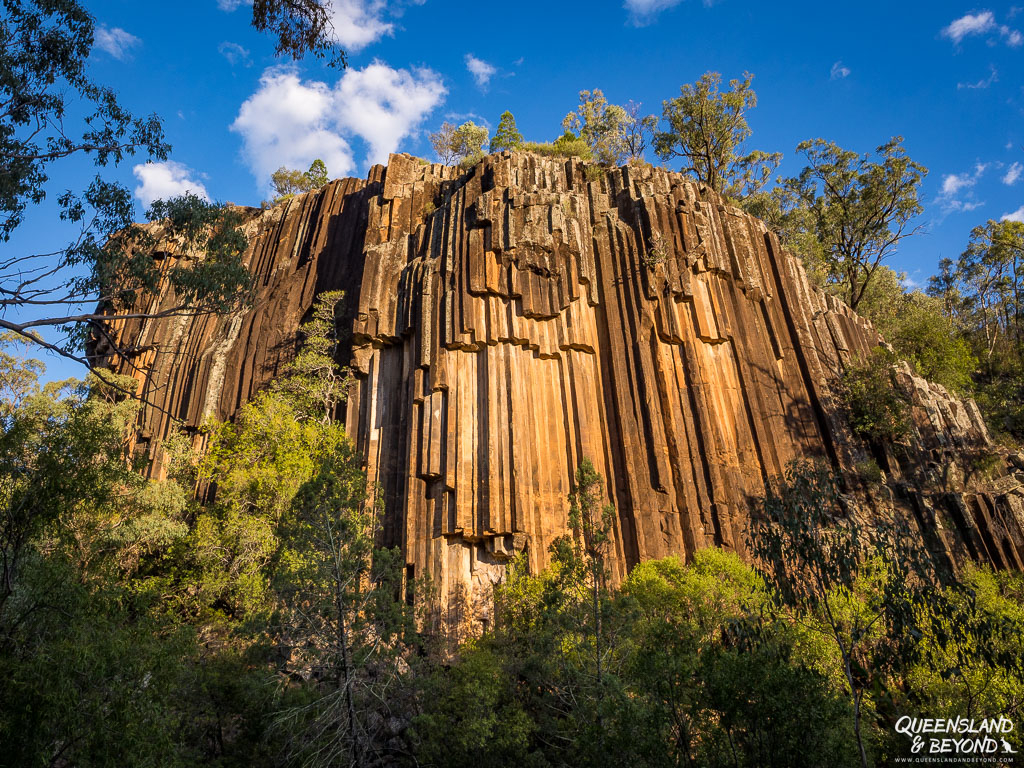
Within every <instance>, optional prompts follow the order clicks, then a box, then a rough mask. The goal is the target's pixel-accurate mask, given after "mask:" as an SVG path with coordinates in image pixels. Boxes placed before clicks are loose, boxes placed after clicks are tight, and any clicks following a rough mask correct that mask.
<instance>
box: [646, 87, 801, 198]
mask: <svg viewBox="0 0 1024 768" xmlns="http://www.w3.org/2000/svg"><path fill="white" fill-rule="evenodd" d="M753 79H754V76H753V75H751V74H750V73H749V72H748V73H745V74H744V76H743V80H730V81H729V87H730V89H731V90H729V91H726V92H724V93H723V92H720V91H719V87H720V86H721V83H722V76H721V75H720V74H719V73H718V72H706V73H704V74H703V75H702V76H701V78H700V80H698V81H697V82H696V83H693V84H689V83H688V84H686V85H684V86H682V87H681V88H680V95H679V96H677V97H675V98H674V99H670V100H668V101H664V102H662V118H663V119H664V120H665V122H666V123H668V128H667V130H664V131H658V132H657V133H655V135H654V151H655V152H656V153H657V155H658V157H660V158H661V159H662V160H672V159H674V158H682V160H683V161H684V164H683V167H682V171H683V172H684V173H688V174H690V175H692V176H693V177H694V178H695V179H696V180H697V181H698V182H700V183H701V184H707V185H708V186H709V187H711V188H712V189H713V190H715V191H716V192H719V193H721V194H723V195H726V196H727V197H732V198H739V197H745V196H747V195H751V194H754V193H756V192H757V191H758V190H760V189H761V188H762V187H764V185H765V184H767V183H768V180H769V179H770V177H771V175H772V173H773V172H774V171H775V169H776V168H777V167H778V165H779V162H781V160H782V154H781V153H778V152H776V153H768V152H761V151H759V150H755V151H753V152H749V153H747V154H745V155H741V154H740V153H741V151H742V147H743V144H744V142H746V140H747V139H749V138H750V134H751V133H752V132H751V130H750V126H749V125H747V118H746V113H747V112H748V111H750V110H751V109H753V108H754V107H756V106H757V94H756V93H754V90H753V89H752V88H751V87H750V83H751V81H752V80H753Z"/></svg>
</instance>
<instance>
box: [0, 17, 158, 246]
mask: <svg viewBox="0 0 1024 768" xmlns="http://www.w3.org/2000/svg"><path fill="white" fill-rule="evenodd" d="M94 30H95V20H94V19H93V18H92V16H91V15H90V14H89V13H88V11H86V10H85V8H83V7H82V6H80V5H79V4H78V3H77V2H74V1H73V0H55V1H47V0H8V1H7V2H5V3H4V15H3V17H2V18H0V38H2V39H3V41H4V46H3V51H2V53H0V71H3V72H4V73H5V77H4V78H3V80H2V82H0V103H2V104H3V111H2V113H0V156H2V157H3V158H4V163H3V165H2V166H0V242H6V241H7V240H8V239H9V238H10V236H11V233H12V232H13V231H14V230H15V229H16V228H17V227H18V225H19V224H20V223H21V221H22V218H23V216H24V212H25V209H26V206H28V205H29V204H34V203H39V202H41V201H42V200H43V199H44V198H45V197H46V189H45V186H44V185H45V184H46V182H47V181H48V179H49V168H50V166H51V165H52V164H53V163H55V162H56V161H58V160H60V159H62V158H65V157H69V156H71V155H79V154H81V155H90V156H91V157H92V159H93V161H94V163H95V164H96V165H97V166H99V167H103V166H107V165H111V164H113V165H116V164H117V163H119V162H120V161H121V160H122V159H123V158H124V157H125V156H126V155H131V154H133V153H135V152H136V151H142V152H145V153H146V154H147V155H150V156H152V157H157V158H159V159H161V160H162V159H165V158H166V157H167V152H168V151H169V149H170V147H169V146H168V145H167V144H166V143H164V141H163V126H162V124H161V123H160V120H159V119H158V118H157V117H156V116H155V115H151V116H150V117H148V118H145V119H139V118H134V117H132V115H131V114H130V113H128V112H127V111H126V110H125V109H124V108H123V107H121V105H120V104H119V103H118V101H117V96H116V95H115V94H114V92H113V91H111V90H110V89H109V88H104V87H102V86H99V85H97V84H95V83H94V82H92V80H90V79H89V77H88V75H87V73H86V62H87V60H88V57H89V52H90V50H91V49H92V45H93V34H94ZM76 102H78V104H76V107H78V106H84V108H85V110H87V111H86V114H87V115H88V116H87V117H86V118H85V120H84V121H83V123H82V125H81V127H80V128H79V129H78V130H76V127H75V125H74V123H73V122H71V121H70V120H68V121H65V114H66V113H67V112H68V107H69V105H70V104H72V103H76ZM79 131H80V134H79Z"/></svg>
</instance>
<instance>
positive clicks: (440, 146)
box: [430, 120, 487, 167]
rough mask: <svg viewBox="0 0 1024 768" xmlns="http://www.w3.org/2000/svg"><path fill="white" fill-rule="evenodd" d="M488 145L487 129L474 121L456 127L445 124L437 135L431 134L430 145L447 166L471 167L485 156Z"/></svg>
mask: <svg viewBox="0 0 1024 768" xmlns="http://www.w3.org/2000/svg"><path fill="white" fill-rule="evenodd" d="M486 144H487V129H486V128H484V127H482V126H479V125H477V124H476V123H474V122H473V121H472V120H470V121H467V122H465V123H463V124H462V125H460V126H459V127H457V128H456V127H455V126H454V125H452V124H451V123H448V122H445V123H442V124H441V127H440V128H439V129H438V131H437V132H436V133H432V134H430V145H431V146H432V147H433V148H434V152H435V153H436V154H437V157H438V159H439V160H440V161H441V162H442V163H444V164H445V165H455V164H456V163H460V164H462V165H463V166H464V167H469V166H471V165H474V164H476V163H477V162H479V161H480V159H481V158H483V156H484V149H483V148H484V145H486Z"/></svg>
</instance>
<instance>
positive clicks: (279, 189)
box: [270, 158, 331, 204]
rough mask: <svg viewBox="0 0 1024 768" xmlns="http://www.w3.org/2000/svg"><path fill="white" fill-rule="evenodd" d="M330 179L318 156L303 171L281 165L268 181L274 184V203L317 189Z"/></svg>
mask: <svg viewBox="0 0 1024 768" xmlns="http://www.w3.org/2000/svg"><path fill="white" fill-rule="evenodd" d="M330 180H331V177H330V176H329V175H328V173H327V166H326V165H325V164H324V161H323V160H321V159H320V158H317V159H316V160H314V161H313V162H312V163H311V164H310V166H309V170H307V171H306V172H305V173H303V172H302V171H298V170H294V169H292V168H285V167H284V166H283V165H282V166H281V167H280V168H278V169H277V170H276V171H274V172H273V173H272V174H271V175H270V183H271V184H273V185H274V192H275V193H276V195H275V197H274V204H277V203H280V202H281V201H282V200H288V199H289V198H292V197H295V195H301V194H302V193H303V192H309V191H311V190H314V189H319V188H320V187H322V186H323V185H324V184H326V183H327V182H329V181H330Z"/></svg>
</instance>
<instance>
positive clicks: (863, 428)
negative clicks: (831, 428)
mask: <svg viewBox="0 0 1024 768" xmlns="http://www.w3.org/2000/svg"><path fill="white" fill-rule="evenodd" d="M894 362H895V356H894V355H893V354H892V353H890V352H888V351H886V350H885V349H883V348H881V347H879V348H878V349H876V350H875V351H874V353H873V354H872V355H871V356H870V357H869V358H868V359H866V360H861V361H856V362H854V363H852V364H851V365H850V366H849V367H848V368H847V369H846V371H845V372H844V373H843V375H842V377H841V378H840V380H839V384H838V388H837V389H838V393H837V394H838V395H839V399H840V402H842V404H843V406H844V407H845V409H846V412H847V416H848V418H849V421H850V427H851V428H852V429H853V431H854V433H855V434H856V435H858V436H859V437H862V438H864V439H865V440H869V441H871V442H881V441H889V442H898V441H899V440H901V439H902V438H903V437H905V436H906V435H907V433H908V432H909V431H910V412H909V411H910V409H909V405H908V403H907V400H906V397H905V396H904V395H903V393H902V392H899V391H898V390H897V389H896V387H895V385H894V384H893V379H892V368H893V364H894Z"/></svg>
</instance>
